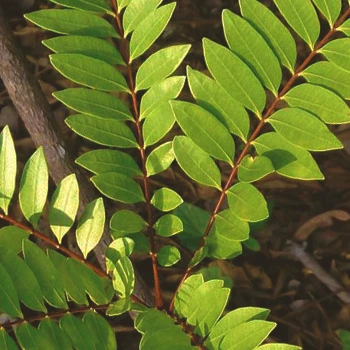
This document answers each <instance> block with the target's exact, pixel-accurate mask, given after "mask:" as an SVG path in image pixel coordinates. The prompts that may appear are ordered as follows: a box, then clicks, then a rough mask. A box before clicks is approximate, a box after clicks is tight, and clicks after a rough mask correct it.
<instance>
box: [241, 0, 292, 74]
mask: <svg viewBox="0 0 350 350" xmlns="http://www.w3.org/2000/svg"><path fill="white" fill-rule="evenodd" d="M239 4H240V7H241V12H242V14H243V16H244V18H245V19H247V20H248V21H249V22H250V23H251V24H252V25H253V26H254V27H255V29H256V30H257V31H258V32H259V33H260V35H261V36H262V37H263V38H264V39H265V40H266V42H267V43H268V44H269V46H270V48H271V49H272V51H273V52H274V53H275V55H276V56H277V57H278V59H279V61H280V62H281V64H282V65H283V66H285V67H286V68H288V69H289V70H290V71H291V72H292V73H294V66H295V62H296V58H297V49H296V44H295V41H294V39H293V37H292V35H291V34H290V32H289V30H288V29H287V28H286V27H285V26H284V25H283V24H282V22H281V21H280V20H279V19H278V18H277V17H276V15H275V14H274V13H273V12H272V11H270V10H269V9H268V7H267V6H265V5H264V4H262V3H260V2H259V1H256V0H240V1H239Z"/></svg>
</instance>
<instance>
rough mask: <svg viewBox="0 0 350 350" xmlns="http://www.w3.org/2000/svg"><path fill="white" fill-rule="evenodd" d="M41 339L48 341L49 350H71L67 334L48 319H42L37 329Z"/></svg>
mask: <svg viewBox="0 0 350 350" xmlns="http://www.w3.org/2000/svg"><path fill="white" fill-rule="evenodd" d="M38 330H39V332H40V333H41V335H42V337H44V338H46V339H48V340H49V341H50V350H51V349H52V350H60V349H67V350H71V349H72V344H71V341H70V339H69V338H68V336H67V334H66V333H65V332H64V331H63V330H62V329H61V328H60V327H59V326H58V324H57V323H56V322H55V321H53V320H52V319H50V318H48V317H47V318H44V319H43V320H42V321H41V322H40V324H39V327H38Z"/></svg>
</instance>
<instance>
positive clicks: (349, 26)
mask: <svg viewBox="0 0 350 350" xmlns="http://www.w3.org/2000/svg"><path fill="white" fill-rule="evenodd" d="M337 30H339V31H341V32H343V33H344V34H345V35H346V36H350V18H349V19H347V20H346V21H345V22H344V23H343V24H342V25H341V26H340V27H338V28H337Z"/></svg>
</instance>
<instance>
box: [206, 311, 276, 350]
mask: <svg viewBox="0 0 350 350" xmlns="http://www.w3.org/2000/svg"><path fill="white" fill-rule="evenodd" d="M268 314H269V310H267V309H262V308H257V307H244V308H239V309H236V310H234V311H231V312H229V313H228V314H226V315H225V316H224V317H223V318H222V319H221V320H220V321H219V322H218V323H217V324H216V325H215V326H214V328H213V329H212V331H211V332H210V333H209V336H208V338H207V339H206V341H205V342H204V346H205V347H206V348H207V349H208V350H216V349H219V347H220V344H221V342H222V340H223V339H225V338H227V336H228V334H230V332H231V331H232V330H233V329H235V328H236V327H238V326H240V325H244V324H246V323H247V322H248V321H252V320H265V319H266V317H267V316H268Z"/></svg>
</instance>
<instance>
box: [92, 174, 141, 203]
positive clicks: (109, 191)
mask: <svg viewBox="0 0 350 350" xmlns="http://www.w3.org/2000/svg"><path fill="white" fill-rule="evenodd" d="M91 180H92V182H93V183H94V185H95V186H96V187H97V189H98V190H99V191H100V192H101V193H102V194H104V195H105V196H107V197H109V198H112V199H114V200H116V201H119V202H122V203H129V204H134V203H138V202H144V201H145V198H144V195H143V193H142V190H141V187H140V185H139V184H138V183H137V182H135V181H134V180H132V179H130V178H129V177H127V176H126V175H123V174H117V173H103V174H97V175H95V176H94V177H93V178H92V179H91Z"/></svg>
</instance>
